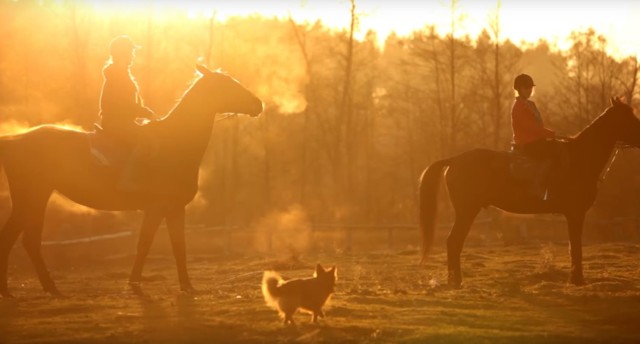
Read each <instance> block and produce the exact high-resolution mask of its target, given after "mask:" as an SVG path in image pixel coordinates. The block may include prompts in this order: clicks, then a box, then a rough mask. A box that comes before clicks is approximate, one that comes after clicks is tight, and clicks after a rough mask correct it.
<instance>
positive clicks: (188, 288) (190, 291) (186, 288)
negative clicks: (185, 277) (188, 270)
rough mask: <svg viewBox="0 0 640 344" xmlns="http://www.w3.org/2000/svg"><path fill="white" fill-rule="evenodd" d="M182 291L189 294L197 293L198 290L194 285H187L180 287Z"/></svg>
mask: <svg viewBox="0 0 640 344" xmlns="http://www.w3.org/2000/svg"><path fill="white" fill-rule="evenodd" d="M180 291H181V292H183V293H185V294H187V295H197V294H198V291H197V290H196V289H195V288H194V287H193V286H192V285H185V286H181V287H180Z"/></svg>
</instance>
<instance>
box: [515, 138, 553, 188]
mask: <svg viewBox="0 0 640 344" xmlns="http://www.w3.org/2000/svg"><path fill="white" fill-rule="evenodd" d="M507 154H508V157H509V174H510V175H511V177H512V178H513V179H514V180H516V181H519V182H521V183H523V184H525V186H526V188H527V190H528V191H529V193H531V194H532V195H533V196H536V197H538V198H541V199H545V200H546V198H547V187H548V185H547V180H549V175H550V173H551V164H552V163H551V160H550V159H535V158H532V157H530V156H528V155H527V154H525V153H524V152H522V151H521V150H519V149H517V148H516V147H515V146H513V147H511V150H510V151H508V153H507Z"/></svg>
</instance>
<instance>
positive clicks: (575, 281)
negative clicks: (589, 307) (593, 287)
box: [569, 277, 587, 287]
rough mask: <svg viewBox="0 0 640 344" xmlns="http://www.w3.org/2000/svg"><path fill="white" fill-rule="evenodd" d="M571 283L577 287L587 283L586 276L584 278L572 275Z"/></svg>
mask: <svg viewBox="0 0 640 344" xmlns="http://www.w3.org/2000/svg"><path fill="white" fill-rule="evenodd" d="M569 283H571V284H573V285H575V286H577V287H580V286H583V285H587V282H585V281H584V278H582V277H578V278H573V277H572V278H571V279H570V280H569Z"/></svg>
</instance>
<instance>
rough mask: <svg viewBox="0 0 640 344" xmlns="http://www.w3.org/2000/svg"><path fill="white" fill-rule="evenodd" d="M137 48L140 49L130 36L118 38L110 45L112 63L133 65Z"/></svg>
mask: <svg viewBox="0 0 640 344" xmlns="http://www.w3.org/2000/svg"><path fill="white" fill-rule="evenodd" d="M136 48H139V46H137V45H136V44H135V43H134V42H133V40H132V39H131V38H130V37H129V36H118V37H116V38H114V39H113V40H112V41H111V44H110V45H109V53H110V54H111V61H113V62H114V63H124V64H126V65H131V63H133V58H134V56H135V55H134V52H135V50H136Z"/></svg>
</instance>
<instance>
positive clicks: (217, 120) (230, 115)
mask: <svg viewBox="0 0 640 344" xmlns="http://www.w3.org/2000/svg"><path fill="white" fill-rule="evenodd" d="M221 116H222V117H221V118H216V119H215V121H214V122H220V121H224V120H225V119H229V117H233V116H238V114H237V113H226V114H222V115H221Z"/></svg>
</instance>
